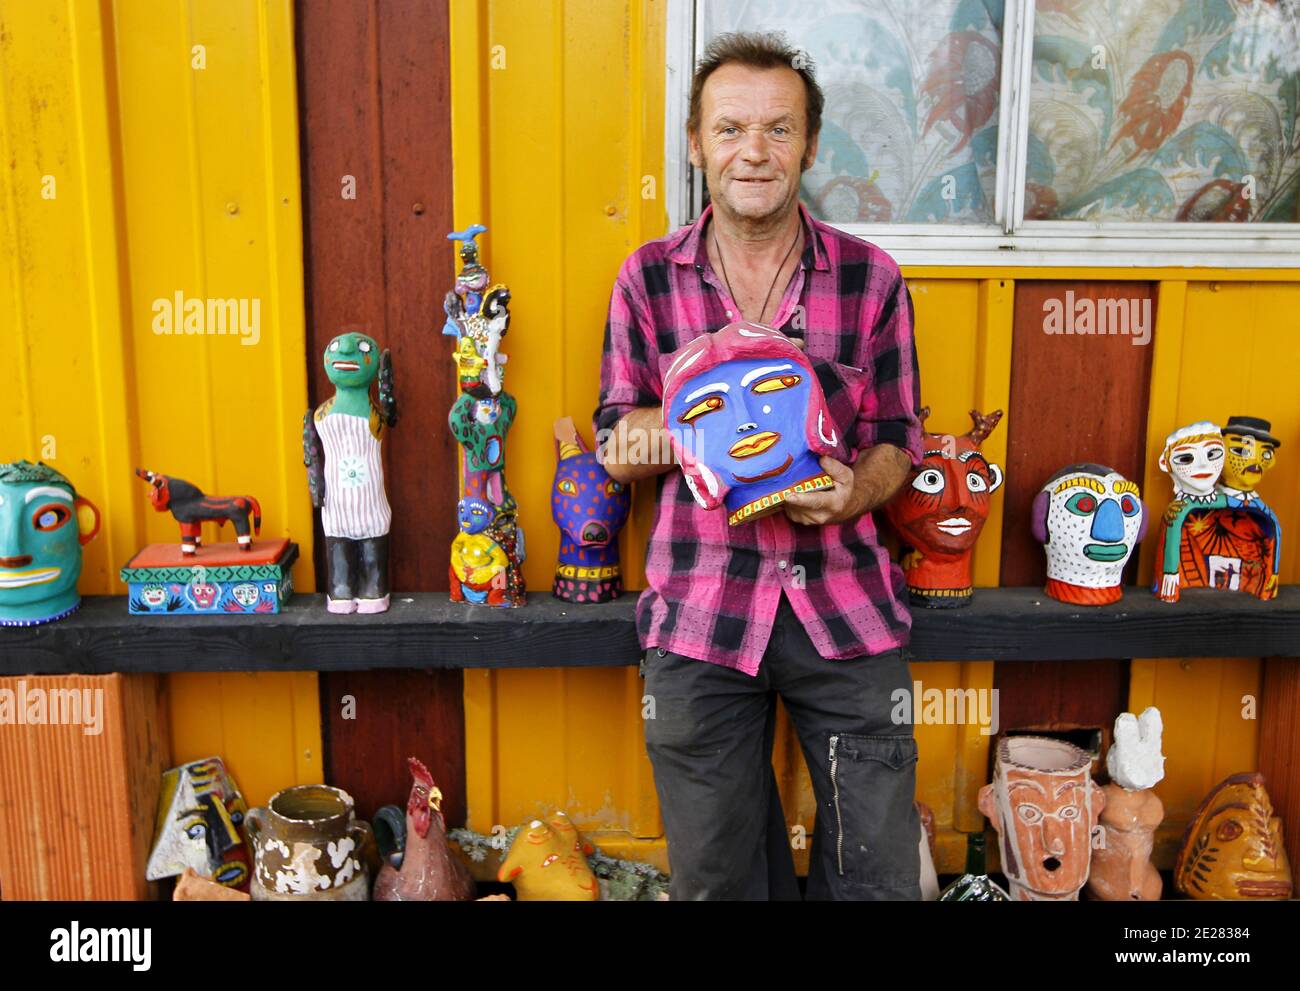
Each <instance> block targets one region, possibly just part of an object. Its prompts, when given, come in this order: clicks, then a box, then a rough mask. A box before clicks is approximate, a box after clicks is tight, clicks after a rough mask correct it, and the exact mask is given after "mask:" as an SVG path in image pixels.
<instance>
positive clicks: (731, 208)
mask: <svg viewBox="0 0 1300 991" xmlns="http://www.w3.org/2000/svg"><path fill="white" fill-rule="evenodd" d="M805 102H806V96H805V93H804V84H803V79H802V78H801V77H800V76H799V73H797V72H795V71H794V69H787V68H776V69H754V68H751V67H749V66H745V65H738V64H735V63H732V64H728V65H724V66H722V67H721V68H719V69H716V70H715V71H714V72H713V73H712V74H711V75H710V76H709V78H708V79H707V80H706V81H705V83H704V90H703V92H702V93H701V96H700V126H699V131H698V132H697V133H694V134H691V135H690V148H691V164H693V165H694V166H695V167H696V168H702V169H704V173H705V177H706V178H707V181H708V184H709V196H710V197H711V198H712V200H713V203H714V209H715V210H717V211H719V212H721V213H726V214H728V215H730V216H731V217H733V218H737V219H742V220H748V221H761V220H765V219H767V218H771V217H777V216H780V215H782V214H783V213H785V212H786V211H788V210H790V209H792V207H793V204H794V203H795V202H796V201H797V200H798V198H799V177H800V175H801V174H802V173H803V171H804V169H805V168H806V167H807V166H808V165H811V164H812V162H813V160H814V159H815V158H816V157H817V139H816V137H814V138H812V140H811V141H809V139H808V134H807V126H808V122H807V113H806V106H805ZM805 163H806V164H805Z"/></svg>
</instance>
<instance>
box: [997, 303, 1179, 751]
mask: <svg viewBox="0 0 1300 991" xmlns="http://www.w3.org/2000/svg"><path fill="white" fill-rule="evenodd" d="M1067 292H1072V293H1073V298H1074V300H1076V301H1078V300H1083V299H1091V300H1099V299H1124V300H1135V301H1137V302H1138V305H1141V301H1143V300H1150V301H1152V310H1153V312H1152V315H1151V320H1152V326H1154V320H1155V315H1154V300H1153V298H1152V297H1153V287H1152V285H1151V283H1147V282H1093V281H1089V282H1064V281H1061V282H1053V281H1042V282H1023V281H1022V282H1018V283H1017V284H1016V302H1015V330H1014V338H1013V343H1012V358H1011V406H1010V409H1009V410H1008V414H1007V445H1008V449H1007V465H1006V477H1007V481H1006V485H1005V487H1004V490H1003V491H1004V495H1003V498H1004V499H1005V500H1006V503H1005V510H1004V516H1003V519H1004V527H1003V531H1002V576H1001V581H1002V584H1003V585H1042V584H1043V583H1044V581H1045V580H1046V576H1047V565H1046V557H1045V555H1044V552H1043V548H1042V546H1041V545H1040V544H1039V543H1037V541H1035V540H1034V537H1033V534H1032V532H1031V530H1030V507H1031V506H1032V504H1033V501H1034V497H1035V496H1036V495H1037V494H1038V491H1039V489H1041V488H1042V485H1043V483H1044V482H1046V481H1047V479H1048V478H1049V477H1050V476H1051V475H1052V474H1053V473H1054V472H1055V471H1057V470H1058V469H1060V468H1063V467H1065V466H1066V465H1069V464H1075V463H1078V462H1086V461H1091V462H1095V463H1098V464H1102V465H1107V466H1109V467H1111V468H1114V469H1115V470H1116V471H1119V472H1122V473H1123V474H1124V475H1125V477H1127V478H1130V479H1133V480H1134V481H1136V482H1137V483H1138V484H1139V485H1141V484H1142V479H1143V477H1144V476H1143V468H1144V465H1143V462H1144V454H1145V450H1146V430H1145V424H1146V416H1147V405H1148V389H1149V383H1150V378H1151V353H1152V348H1151V345H1150V343H1148V344H1147V345H1144V346H1141V345H1136V344H1135V343H1134V342H1135V340H1136V339H1135V338H1133V337H1131V336H1126V335H1118V334H1116V335H1107V336H1104V337H1103V336H1084V335H1073V334H1070V335H1066V334H1055V333H1051V334H1049V333H1047V332H1046V331H1045V330H1044V313H1045V309H1044V308H1045V306H1046V305H1048V304H1049V302H1051V301H1059V302H1060V303H1061V304H1062V305H1064V303H1065V302H1066V301H1067V300H1068V299H1069V297H1067V295H1066V294H1067ZM1144 494H1145V493H1144ZM1157 498H1158V499H1159V498H1161V497H1159V496H1158V497H1157ZM1148 508H1150V507H1148ZM1155 512H1159V508H1157V509H1156V510H1155ZM1137 564H1138V556H1137V554H1136V553H1135V554H1134V555H1133V557H1132V558H1131V559H1130V562H1129V565H1128V567H1127V568H1126V569H1125V581H1126V582H1132V581H1134V580H1135V575H1136V572H1137ZM994 686H995V687H996V688H997V689H998V693H999V694H998V701H999V705H1000V707H1001V709H1000V714H1001V725H1002V727H1003V730H1004V731H1005V730H1008V729H1028V728H1040V729H1049V728H1050V729H1066V728H1071V727H1091V726H1098V727H1102V728H1103V731H1104V732H1103V739H1104V743H1103V746H1105V745H1107V744H1108V741H1109V733H1110V725H1111V723H1113V722H1114V719H1115V714H1116V713H1117V712H1122V711H1124V708H1125V706H1126V703H1127V701H1128V662H1127V660H1124V659H1117V660H1098V661H1088V662H1082V663H1071V664H1059V663H1051V662H1042V663H1039V662H1027V663H1026V662H1021V663H1015V664H999V665H997V671H996V674H995V677H994ZM1103 753H1104V750H1103Z"/></svg>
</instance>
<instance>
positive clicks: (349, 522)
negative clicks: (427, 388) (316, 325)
mask: <svg viewBox="0 0 1300 991" xmlns="http://www.w3.org/2000/svg"><path fill="white" fill-rule="evenodd" d="M324 360H325V374H326V375H327V376H329V380H330V382H331V383H333V385H334V390H335V391H334V395H333V396H332V397H330V398H329V399H327V400H325V402H323V403H321V404H320V406H318V407H317V408H316V410H315V412H312V411H310V410H309V411H308V412H307V415H306V416H305V417H304V418H303V432H302V444H303V462H304V464H306V465H307V481H308V484H309V486H310V488H311V501H312V505H313V506H315V507H317V508H318V509H320V511H321V526H322V528H323V529H324V531H325V554H326V561H327V568H328V572H329V589H328V590H327V595H326V600H325V601H326V605H327V608H328V609H329V611H330V612H334V613H352V612H359V613H379V612H384V611H386V610H387V609H388V602H389V593H388V530H389V525H390V524H391V522H392V515H393V514H392V510H391V509H390V508H389V505H388V496H387V495H386V494H385V492H384V464H383V460H382V458H381V457H380V441H381V440H382V438H383V435H384V431H385V430H387V429H388V428H390V427H392V426H394V425H395V424H396V423H397V401H396V399H395V398H394V395H393V364H392V357H391V355H390V353H389V352H388V351H387V350H385V351H383V352H382V353H381V352H380V350H379V345H378V344H376V343H375V341H374V339H373V338H370V337H367V336H366V335H365V334H361V333H355V332H353V333H345V334H340V335H339V336H338V337H336V338H334V340H332V341H330V343H329V346H328V347H326V349H325V359H324ZM376 378H378V380H379V401H378V403H376V402H374V401H373V400H372V399H371V394H370V387H371V385H372V384H373V383H374V381H375V379H376Z"/></svg>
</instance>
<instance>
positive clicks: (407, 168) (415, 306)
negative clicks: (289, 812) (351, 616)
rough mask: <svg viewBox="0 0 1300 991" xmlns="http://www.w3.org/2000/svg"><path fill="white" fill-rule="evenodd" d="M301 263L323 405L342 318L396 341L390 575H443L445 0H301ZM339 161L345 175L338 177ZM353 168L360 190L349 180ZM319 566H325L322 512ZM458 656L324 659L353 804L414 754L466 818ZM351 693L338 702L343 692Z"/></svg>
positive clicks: (314, 392)
mask: <svg viewBox="0 0 1300 991" xmlns="http://www.w3.org/2000/svg"><path fill="white" fill-rule="evenodd" d="M295 9H296V13H297V28H298V30H297V48H298V73H299V102H300V107H301V118H300V129H301V144H302V161H303V192H304V201H305V205H306V210H305V216H304V231H305V240H306V249H305V259H304V261H305V267H306V281H307V323H308V332H307V337H308V346H307V357H306V360H307V364H308V375H309V395H310V399H311V403H312V405H313V406H315V405H316V404H317V403H320V402H322V401H323V400H324V399H326V398H328V396H329V395H330V394H331V389H330V387H329V382H328V380H327V379H326V377H325V373H324V369H323V366H322V364H321V361H320V355H321V353H322V352H323V350H324V348H325V346H326V344H328V343H329V341H330V340H331V339H332V338H333V337H334V336H336V335H337V334H339V333H341V332H342V331H343V330H344V329H355V330H362V331H364V332H365V333H367V334H369V335H370V336H372V337H374V338H375V339H376V340H377V341H379V342H380V344H381V346H383V347H387V348H391V349H392V352H393V363H394V373H395V379H396V393H397V402H398V414H399V421H398V423H397V426H396V427H395V428H394V430H393V431H392V433H391V434H390V435H389V437H388V439H387V441H386V442H385V445H384V473H385V479H386V481H387V486H388V498H389V501H390V503H391V504H392V507H393V520H394V528H393V533H392V540H393V552H392V554H391V579H392V587H393V589H395V590H410V591H445V590H446V589H447V564H448V555H449V552H450V547H451V541H452V538H453V537H454V536H455V532H456V499H457V478H456V471H455V467H454V466H455V464H456V461H455V455H456V445H455V441H454V440H453V439H452V437H451V435H450V432H449V431H448V429H447V426H446V423H447V411H448V410H449V409H450V407H451V404H452V402H453V400H454V399H455V377H454V372H453V370H452V364H451V361H450V353H451V345H450V344H449V343H448V341H449V338H445V337H443V336H441V329H442V324H443V314H442V299H443V295H444V294H445V293H446V291H447V290H448V289H450V288H451V285H452V281H453V278H454V269H453V259H454V251H453V247H454V246H453V244H452V243H451V242H449V241H447V240H446V234H447V232H448V231H450V230H452V161H451V111H450V94H449V88H450V69H449V62H448V60H449V50H448V48H449V41H448V13H447V3H446V0H385V2H382V3H380V2H377V0H331V2H329V3H320V2H314V0H297V2H296V4H295ZM347 177H351V179H348V178H347ZM351 185H354V188H355V198H350V197H349V196H348V195H345V193H349V192H350V190H349V189H348V186H351ZM316 532H317V536H318V539H317V541H316V547H317V549H318V553H317V561H316V564H317V574H318V576H319V577H320V578H321V579H323V578H324V568H323V562H322V560H321V555H320V553H319V551H320V549H321V548H322V547H323V544H324V541H322V540H320V539H319V536H320V522H319V516H318V517H317V521H316ZM462 695H463V681H462V677H461V674H460V672H459V671H437V672H421V671H412V672H375V673H369V674H364V673H356V674H322V675H321V676H320V699H321V722H322V727H323V729H324V735H325V767H326V780H328V781H329V782H330V783H332V784H336V785H338V786H340V787H343V788H346V789H347V790H348V791H350V792H351V793H352V795H353V796H354V797H355V798H356V800H357V811H358V814H360V815H363V816H369V815H371V814H373V812H374V810H375V808H377V807H378V806H380V805H383V804H386V803H388V802H397V803H399V804H400V803H403V802H404V801H405V798H406V794H407V792H408V790H409V788H410V778H409V775H408V773H407V770H406V764H405V761H404V759H403V758H405V757H406V756H408V755H409V756H418V757H420V759H422V760H423V761H425V763H426V764H427V765H428V766H429V768H430V770H431V771H432V772H433V775H434V778H435V780H437V782H438V784H439V787H441V789H442V791H443V794H444V806H443V808H444V812H445V813H446V815H447V819H448V821H449V822H451V823H454V824H459V823H461V822H463V821H464V818H465V778H464V756H463V751H464V717H463V703H462ZM345 696H351V697H352V698H353V699H354V700H355V718H344V716H345V715H348V714H349V713H347V712H345V709H344V704H343V699H344V697H345Z"/></svg>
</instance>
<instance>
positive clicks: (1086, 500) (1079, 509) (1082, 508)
mask: <svg viewBox="0 0 1300 991" xmlns="http://www.w3.org/2000/svg"><path fill="white" fill-rule="evenodd" d="M1065 508H1066V509H1068V510H1069V511H1070V512H1072V513H1073V514H1074V515H1075V516H1091V515H1092V514H1093V513H1095V512H1096V511H1097V497H1096V496H1095V495H1093V494H1092V493H1090V492H1080V493H1078V494H1077V495H1075V496H1071V498H1070V501H1069V502H1067V503H1066V504H1065Z"/></svg>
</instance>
